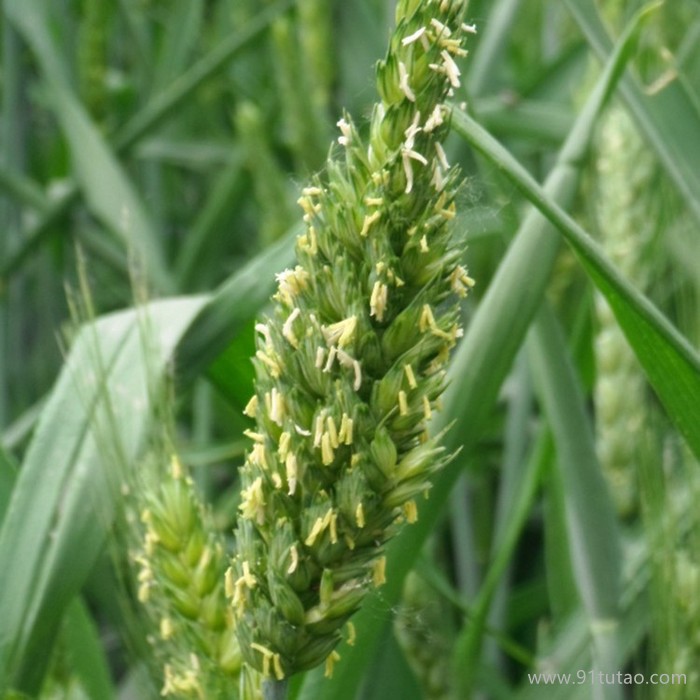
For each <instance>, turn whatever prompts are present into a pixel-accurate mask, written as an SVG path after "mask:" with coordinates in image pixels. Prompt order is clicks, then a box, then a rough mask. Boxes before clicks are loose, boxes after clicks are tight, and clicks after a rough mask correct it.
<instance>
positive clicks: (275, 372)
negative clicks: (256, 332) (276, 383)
mask: <svg viewBox="0 0 700 700" xmlns="http://www.w3.org/2000/svg"><path fill="white" fill-rule="evenodd" d="M255 357H257V358H258V360H260V362H262V363H263V364H264V365H266V366H267V368H268V369H269V370H270V375H271V376H272V377H274V378H275V379H277V378H279V376H280V374H281V369H280V366H279V363H278V362H277V360H275V359H273V358H272V357H270V356H269V355H268V354H267V353H264V352H263V351H262V350H258V351H257V352H256V353H255Z"/></svg>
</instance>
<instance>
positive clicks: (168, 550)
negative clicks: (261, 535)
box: [132, 456, 259, 698]
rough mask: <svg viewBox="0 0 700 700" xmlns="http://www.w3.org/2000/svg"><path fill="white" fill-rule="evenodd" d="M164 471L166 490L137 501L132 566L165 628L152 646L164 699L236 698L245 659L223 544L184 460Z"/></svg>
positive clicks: (147, 487) (145, 491) (156, 621)
mask: <svg viewBox="0 0 700 700" xmlns="http://www.w3.org/2000/svg"><path fill="white" fill-rule="evenodd" d="M157 466H158V465H156V467H155V468H153V469H152V471H153V473H159V474H160V480H159V483H158V485H157V486H156V485H153V484H143V485H142V487H141V488H140V489H139V490H138V493H137V494H135V495H134V498H135V502H136V503H137V504H138V505H139V507H140V509H141V510H140V515H139V520H138V525H137V523H133V525H134V527H135V529H137V530H138V532H139V540H140V541H139V547H138V549H136V551H135V552H133V554H132V559H133V561H134V563H135V564H136V566H137V569H138V573H137V580H138V590H137V597H138V600H139V602H140V603H141V604H142V605H143V606H144V609H145V611H146V613H147V614H148V615H149V617H150V619H151V622H152V623H153V626H154V627H155V628H156V629H157V631H156V630H154V634H152V635H151V636H150V637H149V642H150V644H151V646H152V648H153V652H154V656H155V658H156V659H157V661H158V663H159V664H160V665H161V669H162V673H161V676H162V678H161V683H162V687H161V695H162V696H165V697H167V696H172V697H178V698H208V697H220V696H221V694H223V693H226V694H227V695H231V690H230V689H231V688H232V687H233V688H236V687H237V686H238V684H239V683H240V682H242V681H241V679H240V675H241V654H240V649H239V646H238V641H237V639H236V637H235V634H234V631H233V619H232V617H233V616H232V614H231V609H230V606H229V605H227V602H226V597H225V595H224V570H225V569H226V562H227V559H228V557H227V554H226V552H225V547H224V542H223V538H222V537H221V536H220V535H219V533H218V532H217V531H216V529H215V527H214V526H213V523H212V522H211V517H210V513H209V512H208V511H207V510H206V509H205V508H204V506H203V505H202V503H201V501H200V499H199V496H198V495H197V493H196V491H195V488H194V484H193V482H192V480H191V478H190V477H189V476H188V475H187V473H186V472H185V469H184V467H183V465H182V464H181V463H180V461H179V460H178V458H177V457H175V456H173V457H172V460H171V465H170V469H169V470H167V471H166V470H164V469H161V470H159V469H157ZM257 685H258V686H259V680H258V681H257ZM246 697H251V696H250V695H248V696H246Z"/></svg>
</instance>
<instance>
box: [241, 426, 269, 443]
mask: <svg viewBox="0 0 700 700" xmlns="http://www.w3.org/2000/svg"><path fill="white" fill-rule="evenodd" d="M243 435H245V436H246V437H249V438H250V439H251V440H253V441H254V442H265V436H264V435H263V434H262V433H256V432H255V431H254V430H248V429H246V430H244V431H243Z"/></svg>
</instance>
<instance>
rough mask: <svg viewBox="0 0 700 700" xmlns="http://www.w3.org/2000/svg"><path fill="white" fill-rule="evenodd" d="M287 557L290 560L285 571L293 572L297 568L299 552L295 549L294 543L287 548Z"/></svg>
mask: <svg viewBox="0 0 700 700" xmlns="http://www.w3.org/2000/svg"><path fill="white" fill-rule="evenodd" d="M289 557H290V559H291V560H292V562H291V564H290V565H289V568H288V569H287V573H288V574H293V573H294V572H295V571H296V570H297V566H299V552H298V551H297V546H296V545H295V544H293V545H292V546H291V547H290V548H289Z"/></svg>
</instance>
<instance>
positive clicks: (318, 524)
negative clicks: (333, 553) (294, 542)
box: [304, 518, 325, 547]
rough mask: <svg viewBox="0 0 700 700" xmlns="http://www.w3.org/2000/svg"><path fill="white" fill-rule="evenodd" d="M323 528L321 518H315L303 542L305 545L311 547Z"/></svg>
mask: <svg viewBox="0 0 700 700" xmlns="http://www.w3.org/2000/svg"><path fill="white" fill-rule="evenodd" d="M324 529H325V527H324V525H323V518H316V521H315V522H314V524H313V527H312V528H311V532H310V533H309V535H308V537H307V538H306V539H305V540H304V544H305V545H306V546H307V547H313V544H314V542H315V541H316V538H317V537H318V536H319V535H320V534H321V533H322V532H323V530H324Z"/></svg>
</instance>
